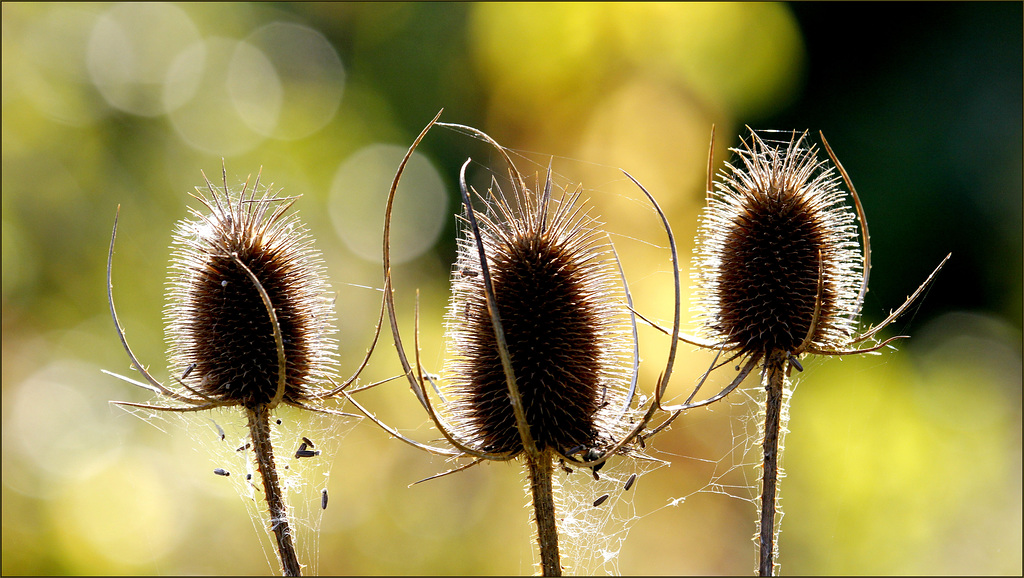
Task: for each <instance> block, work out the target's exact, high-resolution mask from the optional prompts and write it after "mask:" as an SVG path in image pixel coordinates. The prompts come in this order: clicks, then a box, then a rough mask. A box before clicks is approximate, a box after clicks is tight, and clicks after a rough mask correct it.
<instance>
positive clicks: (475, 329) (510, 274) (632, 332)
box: [346, 114, 679, 576]
mask: <svg viewBox="0 0 1024 578" xmlns="http://www.w3.org/2000/svg"><path fill="white" fill-rule="evenodd" d="M439 116H440V114H439V115H438V117H439ZM438 117H435V119H434V120H433V121H431V123H430V124H429V125H427V127H426V128H425V129H424V130H423V132H422V133H421V134H420V135H419V137H418V138H417V139H416V141H415V142H414V143H413V145H412V146H411V147H410V149H409V152H408V154H407V155H406V158H405V160H404V161H403V163H402V165H401V166H400V167H399V169H398V172H397V174H396V176H395V180H394V183H393V185H392V188H391V193H390V196H389V198H388V206H387V216H386V218H385V225H384V276H385V278H384V284H385V299H386V302H387V308H388V314H389V317H390V320H391V326H392V331H393V333H394V338H395V345H396V348H397V350H398V355H399V358H400V360H401V362H402V364H403V367H404V370H405V374H406V376H407V377H408V379H409V383H410V385H411V386H412V389H413V391H414V392H415V393H416V395H417V397H418V399H419V401H420V403H421V404H422V405H423V407H424V408H425V410H426V411H427V412H428V414H429V415H430V417H431V419H432V420H433V422H434V424H435V425H436V427H437V428H438V430H439V431H440V432H441V433H442V435H443V436H444V437H445V439H446V440H447V441H448V443H449V446H445V447H437V446H429V445H426V444H421V443H419V442H416V441H413V440H410V439H408V438H405V437H404V436H401V435H400V434H398V432H397V431H396V430H395V429H394V428H391V427H390V426H387V425H386V424H383V423H381V422H379V421H378V420H376V419H375V418H374V416H372V415H371V414H370V413H369V412H367V411H366V410H365V409H364V408H362V406H360V405H359V404H358V403H357V402H355V401H354V400H353V403H356V406H357V407H359V408H360V410H361V411H363V412H364V413H366V415H368V416H370V417H371V419H374V421H377V423H378V424H379V425H381V426H382V427H384V428H385V429H386V430H387V431H389V433H391V434H392V435H394V436H396V437H399V438H400V439H403V440H404V441H406V442H408V443H410V444H412V445H415V446H417V447H420V448H422V449H425V450H427V451H430V452H433V453H437V454H442V455H448V456H457V457H467V458H472V460H473V461H471V462H470V463H469V464H467V465H464V466H462V467H460V468H456V469H455V470H451V471H457V470H459V469H464V468H465V467H469V466H472V465H475V464H477V463H480V462H482V461H483V460H496V461H509V460H513V459H517V458H519V457H523V458H524V460H525V462H526V466H527V470H528V472H529V477H530V489H531V495H532V499H533V505H534V513H535V522H536V524H537V540H538V547H539V551H540V560H541V571H542V572H543V574H544V575H549V576H553V575H561V573H562V570H563V569H562V563H561V559H560V554H559V548H558V527H557V522H556V511H555V509H556V505H555V501H554V494H553V486H552V479H553V475H552V474H553V470H554V466H555V463H556V461H558V462H559V463H561V464H562V465H563V466H564V467H566V468H567V469H568V466H567V465H566V464H574V465H576V466H581V467H589V468H592V469H593V472H594V475H595V477H596V476H597V475H598V474H597V470H598V469H599V468H600V467H601V466H602V465H603V464H604V462H605V461H606V460H607V459H608V458H609V457H610V456H612V455H616V454H626V453H630V452H632V451H634V449H635V447H634V445H635V444H642V443H643V440H642V439H641V438H640V434H641V432H642V431H643V430H644V428H645V427H646V426H647V423H648V421H649V420H650V419H651V417H652V416H653V415H654V412H655V408H654V406H653V404H651V405H650V406H649V407H648V408H646V410H645V411H646V413H644V410H641V409H640V408H634V407H633V406H632V404H633V402H634V394H635V392H636V379H637V377H636V371H637V365H638V363H639V362H638V355H637V350H636V326H635V319H634V317H633V315H632V312H631V303H630V299H629V289H628V286H627V285H626V284H625V278H624V275H622V273H621V268H618V269H616V263H617V258H616V257H615V254H614V250H613V249H612V248H611V245H610V244H609V243H607V242H604V241H603V239H604V235H603V233H601V232H600V230H599V229H598V228H597V222H596V221H595V219H594V218H593V217H592V216H590V215H589V213H588V210H587V209H586V208H585V205H584V203H583V202H582V201H581V199H580V189H578V188H577V189H576V190H574V191H567V192H566V193H565V194H564V195H562V196H561V198H559V199H555V198H552V192H551V187H552V183H551V173H550V169H549V171H548V175H547V178H546V180H545V182H544V185H543V190H542V191H538V192H534V191H531V190H529V189H528V188H527V187H526V184H525V182H524V180H523V178H522V176H521V174H520V173H519V172H518V171H517V170H516V168H515V166H514V164H513V163H512V161H511V159H510V158H509V157H508V156H507V154H506V152H505V150H504V149H503V148H502V147H500V146H499V145H498V144H497V143H496V142H495V141H494V140H493V139H491V138H490V137H489V136H487V135H486V134H484V133H482V132H481V131H478V130H476V129H473V128H471V127H465V126H461V125H444V126H449V127H453V128H455V129H457V130H460V131H463V132H466V133H469V134H472V135H474V136H476V137H477V138H481V139H483V140H484V141H486V142H488V143H490V144H491V145H492V146H494V147H495V148H496V149H497V150H498V151H499V152H500V153H501V154H502V156H503V159H504V160H505V162H506V163H507V166H508V171H509V177H510V181H511V183H512V188H513V191H512V192H511V193H510V194H509V197H510V198H511V199H512V201H510V200H509V198H507V197H506V195H505V194H503V193H502V191H501V190H500V187H498V185H497V183H496V182H494V181H492V185H491V188H490V190H489V191H488V193H487V194H486V195H481V194H479V193H477V192H476V191H475V190H472V189H470V188H469V187H468V186H467V184H466V179H465V170H466V166H467V165H468V164H469V162H470V161H467V162H466V164H464V165H463V167H462V171H461V172H460V190H461V194H462V201H463V208H464V212H463V214H462V223H463V225H464V236H463V237H461V238H460V240H459V251H458V262H457V264H456V266H455V267H454V268H453V275H452V298H451V303H450V306H449V310H448V316H447V329H448V336H449V339H448V341H449V362H448V364H447V366H446V369H445V371H443V376H444V377H445V378H446V382H447V383H446V388H445V390H444V391H445V392H446V394H447V395H448V397H447V398H443V399H442V401H441V406H440V407H439V408H435V407H434V402H432V401H431V399H430V396H429V395H428V389H429V388H430V386H428V385H427V384H428V383H430V384H431V386H433V385H434V384H433V382H432V378H430V377H428V376H427V374H426V373H425V372H424V370H423V368H422V366H421V365H420V361H419V346H418V338H417V344H416V353H415V360H414V361H415V364H413V363H410V361H409V359H408V356H407V354H406V351H405V349H404V346H403V341H402V338H401V335H400V332H399V330H398V323H397V317H396V314H395V309H394V293H393V288H392V285H391V272H390V223H391V218H390V217H391V208H392V206H393V202H394V197H395V191H396V190H397V186H398V182H399V180H400V179H401V175H402V170H403V168H404V166H405V163H406V162H407V161H408V159H409V157H410V156H411V155H412V153H413V151H414V150H415V148H416V146H417V145H418V144H419V142H420V140H422V138H423V136H424V135H425V134H426V132H427V131H428V130H429V129H430V127H431V126H433V125H434V124H435V123H436V121H437V118H438ZM438 124H441V123H438ZM627 176H628V175H627ZM630 178H631V179H632V177H630ZM633 182H636V181H633ZM641 189H643V187H641ZM644 193H645V194H646V195H647V198H648V199H649V201H650V202H651V204H652V205H653V206H654V208H655V210H656V211H657V213H658V214H659V216H660V217H661V220H662V223H663V225H664V227H665V230H666V232H667V234H668V236H669V244H670V247H671V249H672V256H673V264H674V269H675V271H676V278H677V299H676V313H675V316H676V323H678V319H679V306H678V301H679V300H678V263H677V262H676V253H675V243H674V239H673V238H672V232H671V228H670V227H669V225H668V222H667V220H666V218H665V216H664V214H663V213H662V212H661V209H660V208H659V207H658V205H657V203H656V202H655V201H654V199H653V197H651V196H650V195H649V194H647V191H646V190H644ZM474 197H475V199H476V201H477V202H479V203H481V204H482V205H484V206H485V207H486V209H485V211H484V212H483V213H479V212H478V211H477V210H476V209H474V206H473V200H474V199H473V198H474ZM512 203H514V204H512ZM620 277H621V278H622V286H621V289H619V288H618V287H617V284H618V282H619V278H620ZM617 296H622V297H621V299H619V298H617ZM623 320H625V326H623V323H622V322H623ZM417 326H418V321H417ZM676 329H678V328H676ZM675 350H676V346H675V344H674V343H673V346H672V347H671V349H670V353H669V358H668V360H667V362H666V367H665V371H664V374H663V375H664V380H665V381H667V379H668V377H669V376H670V375H671V372H672V364H673V360H674V356H675ZM660 386H661V384H659V387H660ZM346 395H347V393H346ZM451 471H450V472H451ZM570 471H571V470H570ZM450 472H446V473H450ZM602 501H603V500H599V501H598V505H599V504H600V502H602Z"/></svg>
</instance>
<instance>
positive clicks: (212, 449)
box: [121, 399, 358, 575]
mask: <svg viewBox="0 0 1024 578" xmlns="http://www.w3.org/2000/svg"><path fill="white" fill-rule="evenodd" d="M151 403H152V404H153V405H160V404H163V405H166V403H165V402H164V401H163V400H162V399H157V400H153V401H152V402H151ZM121 407H122V408H123V409H125V410H126V411H128V412H129V413H131V414H133V415H135V416H136V417H138V418H139V419H141V420H143V421H145V422H146V423H148V424H149V425H151V426H153V427H155V428H157V429H159V430H161V431H163V432H165V433H168V434H169V435H176V434H184V435H186V436H187V437H188V438H189V439H190V440H191V441H192V443H193V446H194V447H196V448H199V451H200V452H201V453H204V454H205V455H207V456H208V457H209V459H210V469H205V470H202V471H197V472H186V473H185V474H183V475H194V476H196V477H197V478H200V479H208V480H209V482H208V483H210V484H214V483H217V482H221V481H223V482H226V483H229V484H231V486H232V487H233V488H234V489H235V491H236V493H237V494H238V496H239V498H240V499H241V501H242V503H243V504H244V505H245V507H246V511H247V512H248V513H249V518H250V520H251V522H252V525H253V529H254V530H255V532H256V536H257V538H258V540H259V543H260V546H261V548H262V550H263V554H264V557H265V559H266V561H267V564H268V566H269V568H270V571H271V573H272V574H280V572H281V563H280V560H279V558H278V554H277V548H276V542H275V540H274V536H273V533H272V532H271V531H270V528H271V522H270V514H269V511H268V508H267V503H266V500H265V499H264V490H263V480H262V478H261V477H260V474H259V472H258V471H257V469H256V461H255V456H254V454H253V451H252V449H251V448H252V444H251V438H250V435H249V428H248V424H247V419H246V416H245V412H244V410H243V409H241V408H240V407H237V406H235V407H222V408H215V409H212V410H205V411H201V412H184V413H182V412H167V411H156V410H152V409H145V408H138V407H130V406H121ZM357 421H358V420H356V419H351V418H346V417H343V416H338V415H330V414H324V413H318V412H312V411H305V410H300V409H297V408H293V407H289V406H284V405H283V404H282V405H281V406H278V408H277V409H275V410H274V411H273V412H272V414H271V421H270V431H271V439H272V443H273V448H274V463H275V465H276V466H277V473H278V476H279V483H280V486H281V492H282V495H283V498H284V501H285V504H286V505H287V508H288V518H289V519H288V523H289V526H290V528H291V534H292V539H293V541H294V543H295V550H296V553H297V554H298V558H299V563H300V564H301V565H302V567H303V574H307V575H316V574H318V573H319V572H318V571H319V555H320V525H321V521H322V519H323V516H324V513H325V508H324V507H323V506H324V492H325V490H326V489H327V485H328V479H329V477H330V473H331V466H332V465H333V463H334V458H335V456H336V455H337V453H338V450H339V449H340V447H341V443H342V440H343V439H344V437H345V436H346V435H347V434H348V433H349V432H350V431H351V430H352V428H353V427H355V424H356V423H357ZM303 438H305V440H304V439H303ZM306 440H308V441H311V442H313V444H314V445H313V446H308V444H307V451H312V452H313V453H314V454H315V455H313V456H308V457H306V456H305V455H304V456H303V457H296V451H297V450H298V449H299V448H300V446H301V444H303V443H306ZM317 452H319V453H317ZM225 474H226V475H225ZM329 501H330V496H329V495H328V498H327V503H329Z"/></svg>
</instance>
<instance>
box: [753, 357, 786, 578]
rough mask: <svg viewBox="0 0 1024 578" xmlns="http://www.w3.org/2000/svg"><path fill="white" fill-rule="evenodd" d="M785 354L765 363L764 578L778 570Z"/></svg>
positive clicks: (762, 509)
mask: <svg viewBox="0 0 1024 578" xmlns="http://www.w3.org/2000/svg"><path fill="white" fill-rule="evenodd" d="M788 359H789V358H788V356H787V354H786V352H784V351H781V350H777V351H773V352H772V353H770V354H769V355H768V359H767V360H766V361H765V377H764V387H765V390H766V391H767V393H768V395H767V400H766V401H765V415H764V443H763V446H762V447H763V449H764V464H763V465H764V471H763V472H762V477H761V528H760V530H761V536H760V543H761V552H760V556H759V564H758V567H759V571H760V575H761V576H771V575H772V571H773V570H774V568H775V510H776V506H777V505H778V504H777V503H776V499H777V496H776V494H777V491H776V490H777V487H778V482H779V429H780V425H781V420H782V390H783V386H784V385H785V381H786V364H787V363H788Z"/></svg>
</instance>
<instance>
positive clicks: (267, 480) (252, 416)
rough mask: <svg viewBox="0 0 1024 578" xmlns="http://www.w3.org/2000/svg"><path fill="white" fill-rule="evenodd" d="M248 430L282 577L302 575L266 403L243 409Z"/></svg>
mask: <svg viewBox="0 0 1024 578" xmlns="http://www.w3.org/2000/svg"><path fill="white" fill-rule="evenodd" d="M245 413H246V417H247V418H248V420H249V432H250V434H251V436H252V447H253V453H254V454H255V455H256V468H257V469H258V470H259V473H260V476H261V477H262V478H263V491H264V497H265V499H266V501H267V508H268V510H269V512H270V530H271V531H272V532H274V538H275V540H276V542H277V552H278V554H279V555H280V557H281V570H282V572H283V573H284V575H285V576H301V575H302V566H301V565H300V564H299V558H298V556H297V555H296V553H295V543H294V541H293V540H292V533H291V525H290V524H289V523H288V507H287V505H286V504H285V501H284V496H283V495H282V493H281V483H280V481H279V479H278V475H277V467H276V466H275V464H274V446H273V444H272V443H271V441H270V408H269V406H267V405H266V404H264V405H260V406H259V407H256V408H253V409H246V411H245Z"/></svg>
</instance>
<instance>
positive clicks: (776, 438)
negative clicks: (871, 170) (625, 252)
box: [663, 131, 949, 576]
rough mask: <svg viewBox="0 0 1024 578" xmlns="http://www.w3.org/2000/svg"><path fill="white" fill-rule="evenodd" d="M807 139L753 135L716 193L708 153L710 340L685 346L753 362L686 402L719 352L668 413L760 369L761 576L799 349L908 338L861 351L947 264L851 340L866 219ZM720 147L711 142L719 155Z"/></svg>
mask: <svg viewBox="0 0 1024 578" xmlns="http://www.w3.org/2000/svg"><path fill="white" fill-rule="evenodd" d="M806 137H807V134H806V133H803V134H799V135H798V134H797V133H793V134H792V136H791V137H790V139H789V140H788V141H785V142H771V141H768V142H766V141H765V140H764V139H762V138H761V136H760V135H758V134H757V133H755V132H753V131H751V133H750V140H749V142H748V141H744V142H742V146H740V147H738V148H734V149H732V150H733V152H734V153H736V155H737V158H738V162H736V163H735V164H730V163H727V164H726V170H725V171H723V172H722V173H721V174H720V180H719V181H718V182H716V183H715V190H711V187H712V183H711V166H712V161H713V159H712V158H711V157H710V155H709V160H708V199H707V207H706V208H705V211H704V214H703V218H702V221H701V225H700V229H699V233H698V239H697V247H696V249H695V253H696V254H697V268H696V270H695V273H694V277H695V280H696V284H697V304H698V311H699V314H700V315H701V317H702V320H703V324H702V325H703V327H702V330H703V333H704V336H703V337H704V338H705V339H706V340H707V341H705V342H701V341H700V340H698V339H692V338H683V337H680V339H684V340H685V341H687V342H689V343H692V344H694V345H698V346H701V347H707V348H712V349H717V350H718V351H719V354H721V353H722V352H729V353H730V354H731V357H730V358H729V360H728V361H731V360H732V359H736V358H738V357H744V358H746V361H745V362H744V363H743V365H742V369H740V367H741V366H737V369H739V373H738V375H737V376H736V377H735V378H734V379H733V380H732V382H731V383H730V384H729V385H728V386H727V387H726V388H725V389H723V390H722V391H721V392H719V393H717V394H715V395H714V396H712V397H710V398H708V399H706V400H704V401H700V402H695V403H690V402H691V401H692V399H693V398H694V396H695V395H696V393H697V391H698V390H699V389H700V386H701V385H702V384H703V383H704V380H705V379H706V378H707V376H708V373H710V372H711V371H712V370H713V369H714V368H715V367H720V366H719V365H716V364H717V362H718V357H717V356H716V357H715V362H714V363H712V365H711V368H709V369H708V373H705V374H704V378H702V379H701V380H700V382H699V383H698V384H697V386H696V388H695V389H694V391H693V394H691V396H690V398H689V399H687V401H686V403H684V404H683V405H681V406H676V407H672V408H665V407H663V409H668V410H670V411H674V412H675V413H674V414H673V417H674V416H675V415H678V414H679V412H681V411H683V410H685V409H690V408H693V407H697V406H700V405H707V404H709V403H712V402H714V401H717V400H719V399H722V398H723V397H725V396H726V395H727V394H728V393H729V392H731V391H732V390H733V389H735V388H736V387H738V386H739V384H740V383H741V382H743V380H744V379H745V378H746V377H747V375H749V374H750V372H751V371H752V370H753V369H754V368H755V367H756V366H757V365H758V364H760V365H761V367H762V372H761V374H762V383H763V385H764V388H765V392H766V398H765V406H764V407H765V409H764V422H763V427H762V429H761V431H762V439H761V444H762V446H763V450H764V452H763V455H764V460H763V462H762V482H761V488H762V491H761V516H760V518H759V522H758V524H759V531H758V542H759V550H760V553H759V563H758V569H759V572H760V574H761V575H762V576H770V575H772V573H773V572H774V571H775V555H776V550H775V542H776V540H777V533H778V524H777V518H776V511H777V486H778V478H779V468H778V466H779V462H778V458H779V453H780V451H781V438H782V435H783V434H784V433H785V431H786V419H788V417H784V416H787V415H788V412H787V410H786V409H785V403H784V396H785V388H786V376H788V375H789V373H790V370H791V368H794V367H795V368H796V369H797V370H802V369H803V368H802V366H801V365H800V361H799V357H800V356H801V355H803V354H817V355H855V354H860V353H871V352H874V351H877V350H878V349H880V348H882V347H884V346H886V345H888V344H889V343H890V342H892V341H893V340H895V339H899V338H902V337H905V336H896V337H891V338H889V339H887V340H885V341H882V342H880V343H874V344H871V345H868V346H866V347H862V348H860V347H859V346H858V344H860V343H863V342H866V341H869V340H872V339H873V338H874V336H875V335H876V334H877V333H878V332H879V331H880V330H881V329H883V328H885V327H886V326H888V325H889V324H890V323H892V321H893V320H895V319H896V318H897V317H898V316H899V315H900V314H902V313H903V312H904V311H905V310H906V309H907V308H908V307H910V305H911V304H912V303H913V302H914V300H915V299H916V298H917V297H918V296H920V295H921V293H922V292H923V291H924V289H925V288H926V287H927V286H928V284H929V283H930V282H931V281H932V280H933V279H934V278H935V275H936V274H937V273H938V271H939V269H940V268H941V267H942V265H943V264H944V263H945V260H943V261H942V262H941V263H940V264H939V266H938V267H937V268H936V269H935V271H934V272H932V274H931V275H930V276H929V277H928V279H926V280H925V282H924V283H922V284H921V285H920V286H919V287H918V288H917V290H916V291H915V292H914V293H913V294H912V295H911V296H910V297H909V298H908V299H907V300H906V302H904V304H903V305H902V306H900V307H899V308H898V309H896V310H895V311H893V312H892V313H891V314H890V315H889V316H888V317H887V318H886V319H885V321H883V322H882V323H881V324H879V325H877V326H875V327H873V328H869V329H868V330H866V331H864V332H863V333H858V334H855V332H856V331H857V325H858V321H859V316H860V312H861V307H862V305H863V303H864V295H865V294H866V293H867V287H868V273H869V271H870V269H871V246H870V235H869V234H868V226H867V221H866V220H865V218H864V211H863V208H862V206H861V204H860V199H859V197H858V196H857V191H856V190H855V189H854V188H853V184H852V183H851V182H850V179H849V176H848V175H847V174H846V172H845V170H844V169H843V167H842V165H841V164H839V161H838V160H837V159H836V157H835V155H834V154H833V153H832V150H831V148H829V146H828V142H827V141H825V139H824V136H823V137H822V142H823V143H824V145H825V148H826V150H827V151H828V154H829V157H830V158H831V160H832V164H829V162H828V161H827V160H819V159H818V151H817V148H816V147H815V146H813V145H807V144H806ZM713 140H714V138H713V136H712V147H711V149H712V150H713V149H714V144H713ZM837 172H838V174H837ZM840 182H845V184H846V186H847V187H848V188H849V196H850V198H851V199H852V201H853V205H854V207H855V208H856V212H855V211H854V208H853V207H850V205H849V204H847V202H846V198H847V193H846V191H844V190H843V189H842V188H841V186H840ZM858 225H859V227H858ZM858 228H859V238H858ZM862 243H863V248H862ZM948 258H949V256H947V257H946V259H948ZM728 361H727V362H728ZM727 362H726V363H727ZM724 364H725V363H723V364H722V365H724Z"/></svg>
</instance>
